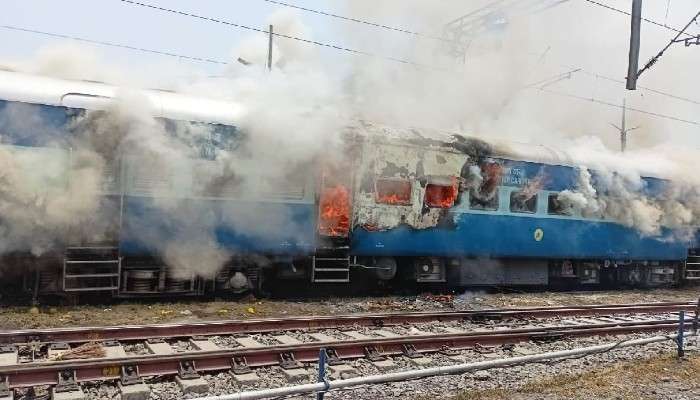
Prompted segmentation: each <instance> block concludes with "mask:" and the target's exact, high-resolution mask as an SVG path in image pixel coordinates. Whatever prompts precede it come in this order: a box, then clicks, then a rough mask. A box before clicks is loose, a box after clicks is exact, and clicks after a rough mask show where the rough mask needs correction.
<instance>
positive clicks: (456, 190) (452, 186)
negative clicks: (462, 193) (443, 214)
mask: <svg viewBox="0 0 700 400" xmlns="http://www.w3.org/2000/svg"><path fill="white" fill-rule="evenodd" d="M452 179H453V182H452V183H451V184H444V183H440V182H427V183H426V185H425V191H424V193H423V205H424V206H425V207H428V208H440V209H448V208H452V207H454V206H456V205H457V200H458V197H459V184H458V183H457V181H456V178H454V177H452ZM428 186H437V187H441V188H450V189H452V190H453V191H454V197H453V198H452V203H451V204H450V205H449V206H442V205H431V204H429V203H428Z"/></svg>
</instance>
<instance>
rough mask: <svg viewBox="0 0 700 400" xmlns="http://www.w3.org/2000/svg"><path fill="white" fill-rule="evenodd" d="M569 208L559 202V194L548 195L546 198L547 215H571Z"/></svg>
mask: <svg viewBox="0 0 700 400" xmlns="http://www.w3.org/2000/svg"><path fill="white" fill-rule="evenodd" d="M572 212H573V210H572V208H571V206H567V204H566V203H564V202H563V201H561V200H559V193H550V194H549V197H548V198H547V214H549V215H571V214H572Z"/></svg>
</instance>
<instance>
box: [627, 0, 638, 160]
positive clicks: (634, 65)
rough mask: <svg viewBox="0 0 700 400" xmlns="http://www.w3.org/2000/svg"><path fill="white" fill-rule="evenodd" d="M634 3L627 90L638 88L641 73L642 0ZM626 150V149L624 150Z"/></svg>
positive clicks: (636, 0) (635, 0)
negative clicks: (639, 71) (638, 78)
mask: <svg viewBox="0 0 700 400" xmlns="http://www.w3.org/2000/svg"><path fill="white" fill-rule="evenodd" d="M633 1H634V2H633V3H632V31H631V33H630V53H629V65H628V66H627V90H637V77H638V76H639V73H638V72H637V71H638V70H639V41H640V38H641V33H640V30H641V26H642V0H633ZM623 151H624V150H623Z"/></svg>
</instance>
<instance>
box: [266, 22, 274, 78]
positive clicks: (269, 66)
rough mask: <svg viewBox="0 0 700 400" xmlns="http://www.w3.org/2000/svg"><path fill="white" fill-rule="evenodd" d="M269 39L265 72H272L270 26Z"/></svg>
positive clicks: (271, 31)
mask: <svg viewBox="0 0 700 400" xmlns="http://www.w3.org/2000/svg"><path fill="white" fill-rule="evenodd" d="M269 34H270V36H269V39H268V41H267V70H268V71H272V35H273V28H272V25H270V31H269Z"/></svg>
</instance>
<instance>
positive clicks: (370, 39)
mask: <svg viewBox="0 0 700 400" xmlns="http://www.w3.org/2000/svg"><path fill="white" fill-rule="evenodd" d="M485 1H486V0H463V1H451V2H450V1H448V0H402V1H397V0H374V1H368V0H326V1H323V0H288V2H290V3H293V4H297V5H300V6H304V7H309V8H314V9H319V10H325V11H328V12H335V13H339V14H343V15H347V16H351V17H356V18H361V19H366V20H370V21H374V22H378V23H386V24H389V25H394V26H399V27H403V28H406V29H411V30H416V31H420V32H427V31H430V30H431V29H433V30H436V31H439V28H440V26H441V24H442V23H444V22H446V21H447V20H449V19H450V18H453V17H458V16H459V15H460V14H461V13H467V12H469V11H472V10H473V9H475V8H478V7H479V6H480V5H483V4H484V2H485ZM600 1H602V2H604V3H606V4H609V5H611V6H614V7H618V8H622V9H625V10H629V8H630V5H631V0H600ZM146 2H149V3H151V4H156V5H160V6H163V7H168V8H173V9H178V10H182V11H188V12H192V13H196V14H200V15H204V16H210V17H215V18H219V19H222V20H226V21H230V22H233V23H239V24H245V25H249V26H252V27H258V28H263V27H265V24H266V21H267V19H268V17H269V15H270V14H271V13H272V12H274V11H275V10H277V9H279V8H281V6H277V5H274V4H270V3H268V2H265V1H263V0H200V1H196V2H195V1H186V0H167V1H166V0H148V1H146ZM447 3H451V5H450V8H449V10H450V11H449V13H448V14H444V13H443V14H438V13H435V14H436V15H437V17H435V15H432V14H431V8H433V7H432V5H433V4H434V5H435V7H434V8H435V9H438V8H442V9H443V10H442V11H444V10H445V9H447V8H448V7H446V6H445V7H443V6H444V5H445V4H447ZM455 4H456V6H455ZM669 4H670V8H669V9H668V15H667V6H668V5H669ZM644 7H645V8H644V15H645V17H648V18H651V19H654V20H657V21H659V22H661V23H668V24H669V25H671V26H675V27H680V26H682V25H684V24H685V23H687V21H688V20H689V19H690V17H691V16H692V14H693V13H694V12H697V10H696V8H698V7H699V5H698V2H697V0H670V2H669V1H668V0H646V1H645V2H644ZM462 9H463V11H462ZM557 10H563V11H562V12H559V11H548V12H545V13H542V14H541V15H540V16H538V17H532V18H529V20H531V22H530V25H531V26H530V27H529V28H528V29H529V30H530V31H532V32H531V33H532V35H531V38H529V39H530V42H529V43H528V46H530V47H531V48H532V49H533V51H537V52H543V51H545V50H546V49H547V48H550V50H548V55H547V59H548V61H549V62H552V63H554V64H556V63H560V64H567V65H573V66H581V67H584V68H585V69H586V70H588V71H592V72H596V73H600V74H603V75H606V76H611V77H615V78H617V79H622V78H624V76H625V73H626V65H625V64H626V57H627V46H628V41H629V17H628V16H625V15H621V14H619V13H615V12H613V11H610V10H606V9H604V8H600V7H596V6H593V5H591V4H589V3H587V2H586V1H584V0H570V1H569V2H568V3H566V4H564V5H561V6H559V7H557ZM298 14H299V17H300V19H301V20H302V21H303V23H304V24H305V25H306V26H308V27H309V29H310V36H311V38H312V39H314V40H318V41H322V42H328V43H333V44H338V45H341V46H346V47H351V48H354V49H358V50H362V51H367V52H371V53H377V54H383V55H386V56H390V57H398V58H404V59H413V57H414V56H415V54H410V52H408V54H407V52H406V51H405V50H406V48H409V47H410V46H412V45H411V43H412V41H413V40H414V38H413V37H411V36H410V35H405V34H402V33H396V32H391V31H387V30H382V29H377V28H373V27H368V26H365V25H361V24H356V23H352V22H347V21H341V20H338V19H334V18H329V17H327V16H321V15H317V14H313V13H308V12H304V11H299V12H298ZM0 25H11V26H16V27H21V28H27V29H36V30H42V31H47V32H53V33H60V34H66V35H74V36H80V37H85V38H89V39H94V40H102V41H110V42H114V43H120V44H125V45H130V46H136V47H143V48H149V49H157V50H161V51H168V52H173V53H180V54H183V55H188V56H196V57H203V58H212V59H217V60H225V61H231V60H232V59H235V58H236V55H235V54H234V49H236V48H237V46H238V45H239V44H240V42H241V40H242V39H244V38H246V37H250V36H251V35H255V33H252V32H250V31H247V30H242V29H239V28H236V27H231V26H226V25H221V24H216V23H211V22H207V21H201V20H197V19H193V18H190V17H186V16H181V15H173V14H168V13H163V12H160V11H156V10H150V9H146V8H143V7H138V6H133V5H129V4H125V3H123V2H121V1H119V0H63V1H60V2H59V1H52V0H21V1H19V0H15V1H6V2H4V3H3V12H2V14H0ZM691 31H692V32H698V31H700V26H698V25H697V24H696V25H694V26H693V27H692V29H691ZM260 35H262V34H260ZM672 36H673V32H670V31H668V30H665V29H663V28H659V27H656V26H653V25H650V24H648V23H644V24H643V36H642V38H643V42H642V50H641V54H642V55H641V59H640V63H641V64H642V65H643V64H644V63H645V62H646V61H647V60H648V59H649V58H650V57H651V56H652V55H653V54H654V53H656V52H657V51H658V50H659V49H660V48H661V47H662V46H663V45H664V44H665V42H667V41H668V40H669V39H670V38H671V37H672ZM0 40H1V43H2V45H1V46H0V64H2V63H3V62H12V61H16V60H23V59H24V60H27V59H31V58H32V57H33V55H35V54H36V53H37V51H38V50H39V49H41V48H45V47H46V46H51V45H53V44H56V43H60V42H61V40H57V39H55V38H49V37H45V36H41V35H36V34H31V33H24V32H13V31H9V30H6V29H0ZM278 40H284V39H278ZM95 48H96V49H97V52H98V54H99V55H100V56H101V58H102V59H103V60H106V61H107V62H108V63H110V64H114V65H118V66H119V67H120V68H121V69H126V70H129V69H133V70H135V71H137V70H138V71H139V72H143V71H150V72H152V75H154V76H158V75H159V74H164V75H167V74H172V73H176V74H188V73H190V72H192V73H194V72H197V73H202V72H203V73H205V74H211V75H217V74H219V73H220V72H221V71H222V70H223V67H222V66H219V65H213V64H206V63H196V62H190V61H178V60H174V59H172V58H169V57H164V56H159V55H151V54H145V53H141V52H135V51H130V50H124V49H115V48H109V47H95ZM318 54H319V57H320V58H321V59H322V60H323V62H324V63H327V64H328V65H332V66H337V68H335V70H336V71H345V69H344V68H343V66H345V65H347V64H350V63H355V64H357V63H361V62H364V58H363V57H364V56H358V55H350V54H348V53H345V52H340V51H336V50H333V49H323V48H318ZM611 55H613V56H612V57H611ZM420 61H421V62H426V59H425V57H423V59H421V60H420ZM428 61H430V60H429V58H428ZM698 61H700V46H694V47H690V48H685V47H683V46H682V45H676V46H674V47H673V48H672V49H671V50H669V52H668V53H667V54H666V56H664V58H662V59H661V61H660V62H659V63H658V64H657V65H656V66H655V67H654V69H652V70H651V71H649V72H648V73H647V74H645V75H644V76H643V78H642V80H641V81H640V84H641V85H642V86H644V85H646V86H650V87H653V88H657V89H662V90H666V91H669V92H672V93H673V94H676V95H679V96H684V97H688V98H693V99H696V98H697V99H700V95H698V89H699V85H698V83H697V82H698V81H697V79H696V72H695V71H697V68H698ZM387 63H388V64H392V63H391V62H388V61H387ZM391 68H397V67H396V66H392V67H391ZM405 68H411V67H405ZM566 70H567V69H566V68H565V67H560V68H559V69H558V72H565V71H566ZM174 71H176V72H174ZM543 73H544V72H543ZM547 73H551V71H547ZM581 82H583V81H581ZM567 86H568V87H567ZM558 87H563V88H565V89H570V90H568V92H570V93H575V94H577V95H581V96H587V97H596V98H600V99H602V100H605V101H609V102H614V103H617V104H619V103H620V102H621V99H622V97H628V103H629V104H631V105H632V106H637V107H640V108H645V109H654V110H657V111H661V112H664V113H667V114H669V115H674V116H677V117H680V118H684V119H691V120H695V119H697V120H700V116H699V115H700V113H698V112H697V111H698V105H697V104H692V103H688V102H682V101H681V102H678V101H675V100H672V99H670V98H667V97H660V98H657V99H655V100H654V101H653V102H649V98H650V97H649V96H652V94H650V93H648V92H647V93H645V92H641V91H638V92H636V93H629V92H626V91H625V90H624V88H623V87H621V85H619V84H611V83H610V82H605V81H600V80H596V81H594V82H592V83H590V84H587V83H585V82H584V83H580V82H579V83H578V84H577V85H574V83H573V80H572V83H568V82H563V83H560V84H557V85H556V86H554V88H558ZM560 101H561V102H568V103H570V104H571V106H572V107H576V106H577V105H580V104H579V103H580V102H579V101H577V100H571V99H569V100H566V99H562V100H560ZM568 103H567V104H568ZM596 110H598V111H600V114H599V118H600V123H599V124H598V126H597V127H596V130H597V131H601V132H602V131H603V130H604V129H608V128H606V126H607V124H608V122H612V121H617V120H618V119H619V110H615V109H614V108H612V109H611V108H609V107H605V106H602V107H598V108H597V109H596ZM631 119H632V121H631V123H635V122H639V124H645V125H647V126H650V125H653V124H655V123H656V122H657V121H656V120H654V121H652V122H647V120H645V119H642V120H640V121H635V120H634V116H631ZM662 122H664V125H663V126H662V127H660V126H657V125H655V126H654V129H655V132H657V133H656V134H655V137H657V138H658V137H659V134H658V131H659V130H660V129H664V130H669V131H672V130H676V129H678V130H679V131H681V132H683V134H684V135H685V136H686V137H690V138H692V139H693V140H692V141H691V142H692V144H693V145H696V146H697V145H700V139H694V137H695V136H697V137H700V134H698V135H695V134H696V133H698V132H699V131H700V130H699V129H698V126H694V125H692V124H690V125H689V124H683V123H678V122H673V121H662ZM571 129H572V130H575V129H576V127H572V128H571ZM586 129H588V128H586ZM650 129H651V128H650ZM639 134H641V133H639ZM664 134H665V133H664ZM614 136H615V133H614V131H611V138H614ZM661 136H663V135H661ZM611 140H614V139H611ZM655 140H656V139H655ZM610 143H614V141H613V142H609V143H608V144H610ZM634 145H635V144H634V141H631V146H634Z"/></svg>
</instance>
